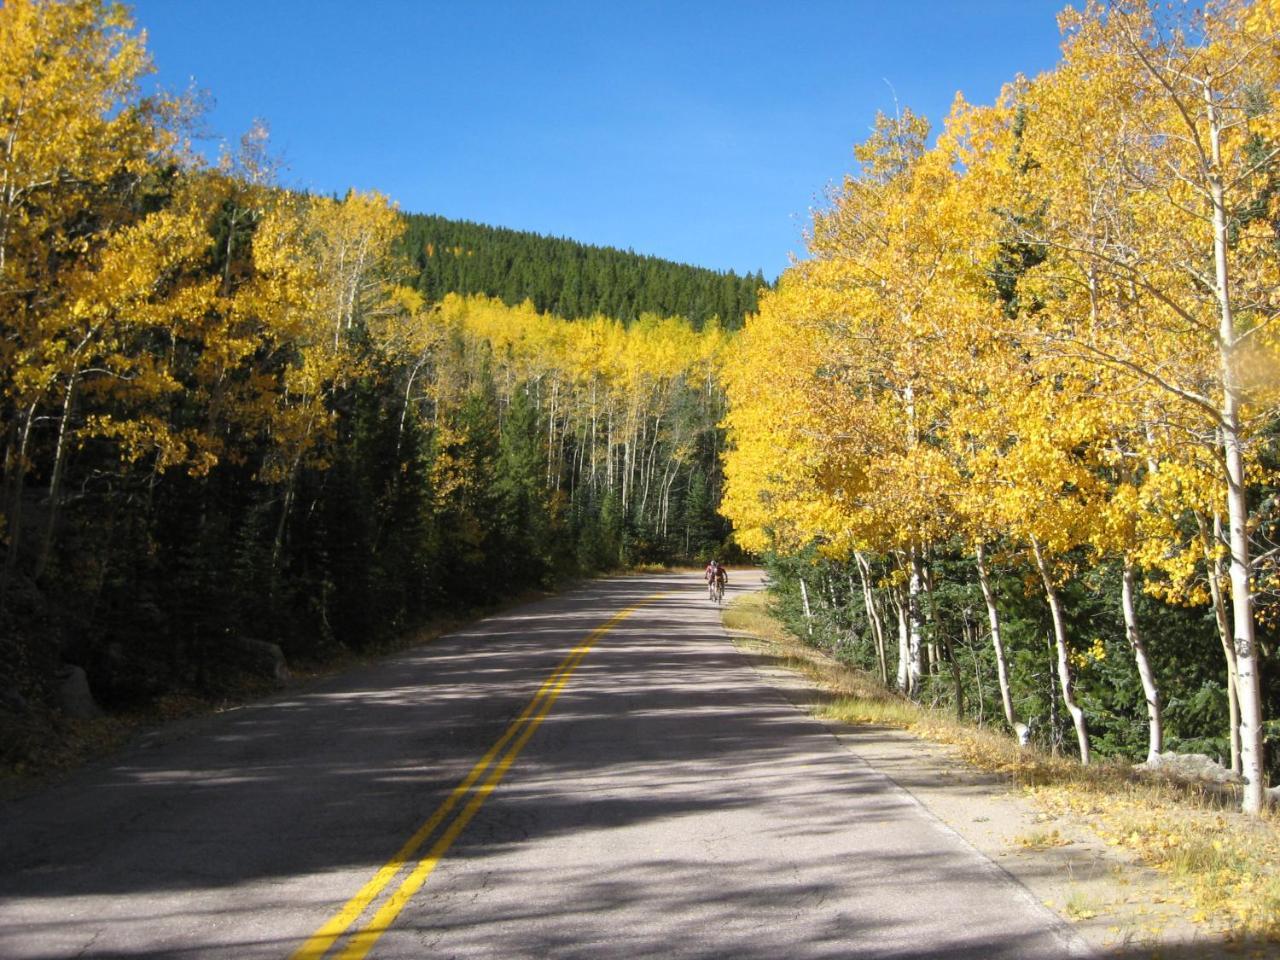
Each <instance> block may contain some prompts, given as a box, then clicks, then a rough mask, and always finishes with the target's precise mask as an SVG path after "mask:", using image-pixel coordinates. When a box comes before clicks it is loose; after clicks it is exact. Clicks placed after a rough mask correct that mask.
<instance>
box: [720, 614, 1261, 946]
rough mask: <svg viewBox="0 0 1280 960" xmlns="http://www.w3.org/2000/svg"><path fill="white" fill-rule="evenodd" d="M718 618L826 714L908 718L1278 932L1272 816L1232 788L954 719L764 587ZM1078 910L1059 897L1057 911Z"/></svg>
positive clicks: (1240, 922)
mask: <svg viewBox="0 0 1280 960" xmlns="http://www.w3.org/2000/svg"><path fill="white" fill-rule="evenodd" d="M724 623H725V626H726V628H728V629H729V630H730V631H732V632H734V633H735V634H738V635H740V636H746V637H749V638H750V639H751V640H752V641H755V642H757V643H759V644H761V645H762V646H763V648H764V650H765V651H766V654H767V656H768V657H769V659H770V660H771V661H772V662H775V663H777V664H778V665H780V666H784V667H786V668H788V669H791V670H794V671H797V672H798V673H801V674H803V675H804V676H806V677H807V678H808V679H809V680H810V681H812V682H813V683H815V684H816V685H817V686H818V688H819V689H820V690H821V691H822V692H823V693H824V697H823V700H822V701H821V703H820V705H819V706H818V707H817V708H816V710H817V712H818V714H819V715H820V716H822V717H824V718H826V719H829V720H832V721H837V722H840V723H847V724H853V725H863V724H870V725H881V726H891V727H896V728H900V729H903V730H909V731H911V732H912V733H914V734H916V735H918V736H920V737H922V738H925V739H927V740H931V741H934V742H937V743H943V744H948V745H951V746H952V747H953V748H954V749H955V751H956V754H957V756H959V757H960V758H961V759H963V760H964V761H965V762H966V763H969V764H971V765H973V766H974V767H977V768H979V769H981V770H984V771H988V772H992V773H996V774H999V775H1000V776H1001V777H1002V778H1006V779H1007V781H1008V783H1009V785H1010V786H1011V787H1012V788H1015V789H1019V790H1022V791H1023V792H1025V793H1026V794H1027V795H1029V796H1030V797H1032V798H1033V799H1034V800H1035V801H1036V803H1038V804H1039V805H1041V806H1042V807H1043V808H1044V809H1045V810H1047V811H1049V812H1052V813H1059V814H1067V813H1069V814H1071V815H1072V816H1074V817H1076V818H1078V819H1080V820H1082V821H1083V822H1085V823H1087V824H1088V825H1089V826H1090V827H1091V828H1092V829H1093V831H1094V832H1095V833H1097V834H1098V835H1099V836H1100V837H1102V838H1103V839H1104V840H1105V841H1106V842H1107V843H1109V844H1112V845H1115V846H1119V847H1123V848H1125V849H1126V850H1129V851H1132V852H1133V853H1134V854H1136V855H1137V856H1138V857H1139V858H1140V860H1141V861H1142V862H1144V863H1146V864H1149V865H1151V866H1153V867H1156V868H1158V869H1159V870H1160V871H1161V872H1162V873H1163V874H1164V875H1165V876H1166V877H1167V878H1168V882H1169V896H1170V898H1173V899H1177V900H1179V901H1180V902H1181V903H1182V904H1183V905H1184V908H1185V911H1186V914H1187V915H1188V916H1189V917H1190V918H1191V919H1193V920H1194V921H1196V922H1198V923H1203V924H1205V925H1207V926H1209V927H1210V928H1212V929H1214V930H1215V931H1217V932H1219V933H1220V934H1221V935H1222V936H1223V937H1224V938H1225V939H1226V940H1228V941H1234V942H1238V943H1240V944H1248V943H1262V942H1277V943H1280V818H1278V817H1277V815H1276V814H1275V813H1274V812H1269V813H1268V814H1266V815H1264V816H1263V817H1262V818H1260V819H1255V818H1250V817H1245V816H1242V815H1241V814H1240V813H1239V812H1237V811H1235V810H1234V809H1233V807H1234V806H1235V805H1236V803H1237V802H1238V788H1234V789H1232V788H1226V789H1224V788H1222V787H1220V786H1218V785H1214V784H1207V783H1204V782H1200V781H1190V780H1180V779H1176V778H1169V777H1164V776H1159V775H1154V774H1147V773H1143V772H1141V771H1136V770H1135V769H1134V767H1133V765H1132V764H1130V763H1126V762H1123V761H1109V762H1104V763H1098V764H1093V765H1090V766H1088V767H1085V766H1082V765H1080V764H1079V763H1077V762H1074V761H1073V760H1072V759H1071V758H1069V757H1066V756H1062V755H1057V756H1055V755H1053V754H1052V753H1050V752H1047V751H1045V750H1043V749H1040V748H1038V747H1035V746H1020V745H1019V743H1018V741H1017V739H1016V738H1015V737H1014V736H1013V735H1012V734H1011V733H1009V732H1008V731H1006V730H1002V729H1001V728H1000V727H999V725H998V723H997V724H990V723H988V724H983V725H979V724H978V723H976V722H973V721H969V720H966V721H959V720H957V719H956V718H955V716H954V714H953V713H952V712H951V711H950V710H949V709H948V708H947V707H946V706H944V705H930V704H928V703H918V702H915V701H913V700H911V699H909V698H908V697H906V696H904V695H902V694H901V693H898V692H896V691H892V690H889V689H887V688H885V686H884V685H883V684H882V683H880V682H879V680H878V678H877V677H876V676H875V675H874V674H872V673H869V672H868V671H866V670H865V669H863V668H860V667H857V666H854V665H851V664H850V663H848V662H847V661H843V660H842V659H841V658H838V655H833V651H832V649H831V647H830V646H829V645H826V644H823V643H822V642H821V641H819V640H815V639H813V638H810V637H809V636H808V635H807V634H805V633H803V632H802V633H801V635H799V636H798V635H797V634H796V633H795V632H793V629H789V628H788V627H787V625H786V624H785V623H784V621H783V620H782V619H781V618H780V616H779V611H778V608H777V605H776V603H775V602H774V601H773V600H772V599H771V597H770V595H769V594H768V593H763V592H762V593H754V594H750V595H747V596H745V597H742V598H739V599H738V600H736V601H734V603H733V604H732V605H731V606H730V607H729V608H727V609H726V610H725V613H724ZM1018 842H1019V843H1020V844H1022V845H1024V846H1026V847H1029V848H1031V847H1044V846H1053V845H1057V844H1061V843H1063V842H1066V841H1065V840H1064V839H1063V838H1062V837H1061V836H1060V835H1059V834H1058V833H1057V832H1056V831H1055V830H1052V829H1047V830H1045V831H1038V832H1034V833H1031V834H1027V835H1026V836H1024V837H1021V838H1019V841H1018ZM1072 909H1075V910H1076V911H1077V912H1082V913H1083V912H1089V911H1087V910H1086V908H1085V907H1084V906H1082V905H1080V904H1076V905H1074V907H1072V905H1070V904H1068V913H1069V914H1070V913H1071V910H1072Z"/></svg>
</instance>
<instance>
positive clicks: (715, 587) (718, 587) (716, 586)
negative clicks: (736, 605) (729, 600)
mask: <svg viewBox="0 0 1280 960" xmlns="http://www.w3.org/2000/svg"><path fill="white" fill-rule="evenodd" d="M711 599H712V600H714V601H715V602H716V606H717V607H718V606H720V604H722V603H723V602H724V581H723V580H719V579H717V580H712V581H711Z"/></svg>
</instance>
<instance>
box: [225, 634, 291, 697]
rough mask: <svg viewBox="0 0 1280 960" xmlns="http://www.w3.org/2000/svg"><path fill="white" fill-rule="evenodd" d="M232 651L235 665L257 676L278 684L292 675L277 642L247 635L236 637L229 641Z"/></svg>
mask: <svg viewBox="0 0 1280 960" xmlns="http://www.w3.org/2000/svg"><path fill="white" fill-rule="evenodd" d="M229 646H230V648H231V650H232V651H233V652H234V659H235V662H236V666H238V667H239V668H240V669H242V670H245V671H247V672H249V673H252V674H255V675H257V676H262V677H269V678H270V679H272V680H274V681H275V682H276V683H277V684H279V685H280V686H282V687H283V686H284V685H285V684H287V683H288V682H289V681H290V680H291V679H292V678H293V675H292V674H291V673H290V672H289V663H288V661H286V660H285V658H284V651H283V650H281V649H280V646H279V644H275V643H268V642H266V641H265V640H254V639H251V638H249V637H236V638H235V639H234V640H231V641H230V642H229Z"/></svg>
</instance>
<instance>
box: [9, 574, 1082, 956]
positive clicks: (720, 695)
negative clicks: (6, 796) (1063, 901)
mask: <svg viewBox="0 0 1280 960" xmlns="http://www.w3.org/2000/svg"><path fill="white" fill-rule="evenodd" d="M737 580H738V581H739V582H737V583H735V584H733V585H732V586H731V589H730V595H731V596H732V594H733V593H734V592H736V591H738V590H741V589H745V588H747V587H748V586H750V585H751V583H749V582H748V583H743V582H742V581H744V580H747V581H749V580H750V578H749V577H739V578H737ZM659 593H665V595H664V596H662V597H660V598H656V599H655V598H654V595H655V594H659ZM632 607H637V609H634V610H633V611H632V612H630V613H629V614H627V615H626V616H625V617H624V618H622V619H617V617H616V615H617V614H618V613H619V611H624V610H627V609H629V608H632ZM602 627H607V630H604V629H601V628H602ZM584 641H585V643H584ZM585 644H591V645H592V646H591V649H590V650H587V649H586V646H585ZM557 670H559V672H558V673H557V672H556V671H557ZM531 704H532V707H531V708H530V705H531ZM162 736H163V739H160V738H153V740H152V741H151V745H150V746H145V745H144V746H140V747H138V748H136V749H133V750H131V751H130V752H129V753H128V754H126V755H125V756H123V757H120V758H118V759H117V761H116V762H115V763H114V764H113V765H111V766H109V767H103V768H100V769H97V770H91V771H86V772H85V773H83V774H82V775H79V776H77V777H76V778H74V779H73V780H71V781H69V782H67V783H65V784H63V785H61V786H60V787H58V788H56V789H54V790H52V791H49V792H47V793H45V794H43V795H42V796H39V797H32V798H26V799H23V800H19V801H12V802H8V803H5V804H4V805H3V806H2V807H0V811H2V813H3V820H2V821H0V957H4V958H10V960H19V958H52V957H202V958H203V957H218V958H224V957H225V958H237V960H240V958H258V957H264V958H265V957H270V958H279V960H284V958H288V957H291V956H295V957H320V956H325V957H339V956H344V957H347V958H351V957H355V956H360V955H363V953H364V952H365V951H368V953H367V955H368V956H370V957H376V958H383V957H403V958H418V957H459V958H463V957H466V958H481V957H483V958H524V957H528V958H543V957H557V958H588V957H591V958H599V957H663V958H673V960H674V958H712V957H716V958H741V960H757V958H758V960H776V958H828V957H829V958H835V957H841V958H849V957H854V958H883V960H888V958H897V960H905V958H924V957H950V958H971V960H992V958H1002V957H1007V958H1018V960H1040V958H1059V957H1067V956H1074V955H1076V954H1075V953H1074V952H1073V950H1072V947H1071V942H1070V940H1069V938H1068V937H1067V936H1066V934H1065V933H1064V930H1063V928H1062V926H1061V925H1060V924H1059V922H1058V921H1057V920H1056V919H1055V918H1054V916H1053V915H1052V914H1050V913H1049V912H1048V911H1047V910H1045V909H1044V908H1042V907H1040V906H1039V905H1038V904H1036V903H1034V902H1033V901H1032V900H1031V898H1030V897H1029V895H1028V894H1027V893H1026V891H1025V890H1024V889H1023V888H1022V887H1020V886H1018V885H1016V884H1015V883H1014V882H1013V881H1012V880H1011V879H1009V878H1008V877H1007V876H1006V875H1005V874H1004V873H1003V872H1002V871H1001V870H1000V869H999V868H998V867H996V866H995V865H993V864H992V863H991V862H990V861H988V860H986V859H984V858H983V857H981V856H979V855H978V854H977V853H975V852H974V851H973V850H972V849H971V848H970V847H968V846H967V845H966V844H965V843H964V842H963V841H961V840H960V839H959V838H958V837H956V836H955V835H954V834H953V833H951V832H950V831H949V830H948V829H947V828H946V827H944V826H943V825H942V824H940V823H939V822H938V821H937V820H935V819H934V818H932V817H931V816H929V815H928V814H927V813H926V812H925V811H924V810H923V809H922V808H921V807H920V806H919V805H918V804H916V803H915V801H914V800H913V799H912V798H911V797H910V796H909V795H908V794H906V793H905V792H903V791H902V790H900V789H899V788H897V787H896V786H895V785H894V784H893V783H892V782H891V781H889V780H888V779H887V778H885V777H883V776H882V775H880V774H878V773H876V772H875V771H874V770H872V769H871V768H870V767H868V766H867V765H866V764H865V763H863V762H862V761H861V760H860V759H859V758H858V757H857V756H856V755H854V754H852V753H850V752H849V750H848V749H846V748H845V747H843V746H841V745H840V744H839V743H838V742H837V741H836V740H835V738H833V737H832V736H831V735H830V734H829V733H828V732H827V731H826V730H825V728H824V727H823V726H822V725H821V724H819V723H817V722H815V721H813V720H811V719H809V718H807V717H806V716H805V715H803V714H802V713H800V712H799V711H797V710H796V709H795V708H794V707H792V706H791V705H790V704H789V703H788V702H786V701H785V700H784V699H783V698H782V697H781V696H780V695H779V694H778V693H776V692H775V691H774V690H772V689H771V688H770V687H769V686H768V685H767V684H766V683H765V682H764V681H763V680H762V679H761V678H760V676H759V675H757V674H756V672H755V671H754V670H753V669H752V667H751V666H750V664H749V662H748V661H747V660H746V659H745V658H744V657H743V656H741V655H740V654H739V653H738V652H736V651H735V649H734V648H733V646H732V645H731V643H730V642H729V641H728V640H727V639H726V637H725V636H724V633H723V631H722V629H721V628H720V625H719V617H718V614H717V611H716V610H715V608H714V607H712V606H711V605H710V604H709V603H708V601H707V600H706V598H705V595H704V594H703V593H702V592H701V591H700V590H699V585H698V580H697V577H696V576H694V575H684V576H645V577H626V578H617V579H611V580H603V581H596V582H593V583H591V584H589V585H587V586H585V587H583V588H581V589H578V590H575V591H573V592H571V593H568V594H565V595H563V596H560V597H557V598H554V599H551V600H547V601H544V602H540V603H537V604H533V605H530V606H527V607H523V608H520V609H518V610H513V611H511V612H510V613H507V614H504V615H502V616H499V617H494V618H492V619H489V620H486V621H483V622H481V623H479V624H476V625H475V626H473V627H472V628H470V629H467V630H465V631H463V632H461V633H458V634H454V635H452V636H450V637H447V638H443V639H441V640H439V641H437V642H435V643H433V644H431V645H429V646H427V647H423V648H421V649H418V650H414V651H411V652H409V653H406V654H404V655H401V656H399V657H397V658H395V659H393V660H390V661H387V662H384V663H381V664H377V665H374V666H371V667H368V668H365V669H361V670H359V671H356V672H355V673H352V674H348V675H346V676H344V677H339V678H332V679H330V680H328V681H325V682H322V683H318V684H315V685H312V686H308V687H307V688H305V689H303V690H299V691H296V692H294V693H292V694H290V695H285V696H282V697H278V698H276V699H274V700H272V701H269V702H266V703H262V704H259V705H255V706H252V707H247V708H243V709H240V710H236V711H232V712H229V713H226V714H223V715H220V716H217V717H210V718H206V719H203V720H201V721H198V722H195V723H191V724H187V725H185V726H183V727H181V728H179V729H178V731H177V732H174V731H169V732H168V733H166V734H164V735H162ZM495 745H496V747H497V749H496V750H495V749H493V748H494V747H495ZM468 780H470V781H471V782H469V783H468ZM460 785H463V786H465V788H466V789H458V788H459V786H460ZM433 821H438V823H435V825H434V828H433V829H432V828H431V827H432V824H433ZM424 824H425V825H427V827H428V829H425V830H424V829H423V827H424ZM415 844H416V845H415ZM397 851H400V855H399V857H397ZM380 868H384V869H382V871H381V873H379V870H380ZM371 881H376V882H372V883H371ZM406 881H407V885H406ZM362 890H363V891H364V893H365V894H366V898H367V899H369V901H370V902H369V905H368V906H367V907H366V906H364V905H363V903H362V902H360V901H358V900H357V902H355V903H352V902H351V901H352V898H353V897H356V896H357V895H358V894H359V893H360V892H361V891H362ZM397 891H400V892H399V893H397ZM344 907H345V908H346V913H345V914H343V913H342V911H343V909H344ZM335 916H336V919H335ZM326 924H329V927H328V929H329V930H330V931H331V934H330V935H327V936H326V935H324V934H323V931H324V930H325V929H326ZM361 931H363V932H361ZM318 933H320V935H319V936H317V934H318ZM344 951H345V952H344Z"/></svg>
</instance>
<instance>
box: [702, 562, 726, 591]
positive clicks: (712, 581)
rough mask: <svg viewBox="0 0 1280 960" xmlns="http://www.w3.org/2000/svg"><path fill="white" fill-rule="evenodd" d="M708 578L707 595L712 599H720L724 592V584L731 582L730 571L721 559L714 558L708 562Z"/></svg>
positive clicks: (706, 574)
mask: <svg viewBox="0 0 1280 960" xmlns="http://www.w3.org/2000/svg"><path fill="white" fill-rule="evenodd" d="M705 576H706V580H707V596H708V597H709V598H710V599H712V600H719V599H720V596H722V595H723V594H724V586H725V584H726V583H728V582H729V571H728V570H726V569H725V568H724V566H723V565H722V564H721V563H720V561H719V560H712V561H711V562H710V563H708V564H707V569H706V572H705Z"/></svg>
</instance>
